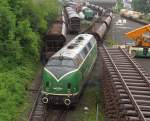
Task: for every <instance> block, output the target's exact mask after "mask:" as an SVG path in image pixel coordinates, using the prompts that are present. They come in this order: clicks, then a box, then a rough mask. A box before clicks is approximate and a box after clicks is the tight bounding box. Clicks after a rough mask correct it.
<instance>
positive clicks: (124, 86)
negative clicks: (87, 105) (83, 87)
mask: <svg viewBox="0 0 150 121" xmlns="http://www.w3.org/2000/svg"><path fill="white" fill-rule="evenodd" d="M101 51H102V52H101V53H102V56H103V61H104V63H105V64H106V65H104V66H105V70H107V71H108V73H109V74H108V73H107V75H106V76H108V75H109V76H115V80H113V78H112V77H111V78H109V77H106V78H107V79H105V81H108V80H112V81H110V82H111V83H112V84H109V83H108V82H107V83H106V82H104V83H106V84H107V85H108V86H109V87H111V86H112V90H113V91H114V94H113V95H119V96H120V97H119V98H118V99H117V100H123V101H128V103H127V102H123V104H126V103H127V104H130V101H131V104H132V106H131V107H134V108H133V109H135V111H134V110H133V109H132V110H131V109H130V113H131V112H132V113H133V112H134V113H133V114H132V113H131V114H132V115H130V116H126V118H127V117H130V118H131V117H132V118H136V120H137V121H138V119H139V121H149V120H150V117H149V116H147V113H148V112H146V111H145V110H144V111H143V108H141V106H144V104H143V102H144V101H145V102H146V101H150V96H147V95H145V93H146V92H141V90H140V89H141V87H139V85H144V86H145V89H147V90H148V91H150V84H149V76H145V74H143V72H141V70H140V69H139V68H138V66H137V64H136V62H135V61H133V60H132V59H131V58H130V56H129V55H128V54H127V53H126V52H125V50H123V49H121V48H118V49H110V50H109V49H107V48H106V47H105V46H103V49H101ZM116 57H118V58H119V57H120V60H119V59H116ZM108 63H109V64H108ZM112 67H113V69H114V71H113V69H112ZM121 67H122V68H121ZM127 67H130V68H131V69H132V71H134V73H133V72H132V73H129V72H128V71H129V69H128V68H127ZM110 68H111V69H110ZM120 68H121V69H120ZM127 72H128V73H127ZM134 74H136V75H137V77H134V76H135V75H134ZM116 75H117V77H116ZM124 75H125V76H124ZM117 78H118V81H116V79H117ZM133 78H137V80H136V81H134V80H132V79H133ZM127 79H128V80H127ZM129 79H130V81H131V82H132V83H131V82H130V83H129V82H128V81H129ZM138 80H139V81H141V83H139V82H138ZM115 81H116V82H115ZM131 85H132V86H131ZM105 88H107V87H105ZM132 88H133V89H132ZM135 88H136V92H137V93H136V94H134V93H135V92H134V93H133V91H134V89H135ZM124 90H125V92H124ZM119 91H123V92H124V93H123V92H119ZM138 91H139V92H138ZM104 93H107V95H108V94H109V93H110V96H111V95H112V92H108V91H107V90H106V89H105V91H104ZM126 93H127V94H126ZM141 93H143V95H142V94H141ZM147 93H148V92H147ZM121 96H122V97H121ZM140 96H141V97H143V99H142V100H141V98H140V100H139V99H137V97H138V98H139V97H140ZM128 97H129V98H128ZM107 98H108V97H106V100H108V99H107ZM113 98H115V97H112V100H114V99H113ZM115 100H116V99H115ZM142 101H143V102H142ZM106 102H107V101H106ZM112 102H113V101H112ZM112 102H111V103H112ZM108 103H109V105H110V104H111V103H110V102H108ZM139 103H140V104H139ZM147 103H148V102H147ZM142 104H143V105H142ZM112 105H113V106H114V107H115V105H116V102H113V104H112ZM115 108H117V106H116V107H115ZM148 109H149V108H148ZM118 110H119V109H117V111H118ZM126 112H128V111H127V110H126ZM118 113H119V111H118ZM148 114H149V113H148ZM114 115H116V114H114ZM114 115H113V116H114ZM122 115H125V114H122ZM136 115H137V116H136ZM114 117H115V116H114ZM137 117H138V118H137Z"/></svg>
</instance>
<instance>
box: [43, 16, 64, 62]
mask: <svg viewBox="0 0 150 121" xmlns="http://www.w3.org/2000/svg"><path fill="white" fill-rule="evenodd" d="M65 42H66V25H65V19H64V16H63V15H62V16H61V17H59V18H58V19H57V20H56V21H55V22H54V24H53V25H52V26H51V27H50V30H49V31H48V32H47V34H46V35H45V37H44V50H43V51H44V57H45V59H46V60H48V58H49V57H50V56H51V55H52V54H53V53H54V52H57V51H58V50H60V49H61V48H62V47H63V46H64V44H65Z"/></svg>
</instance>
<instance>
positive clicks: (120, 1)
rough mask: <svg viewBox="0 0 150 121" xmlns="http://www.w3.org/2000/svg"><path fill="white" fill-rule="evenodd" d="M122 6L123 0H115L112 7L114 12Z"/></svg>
mask: <svg viewBox="0 0 150 121" xmlns="http://www.w3.org/2000/svg"><path fill="white" fill-rule="evenodd" d="M122 8H123V1H122V0H117V1H116V6H115V7H114V8H113V11H114V12H119V11H120V10H121V9H122Z"/></svg>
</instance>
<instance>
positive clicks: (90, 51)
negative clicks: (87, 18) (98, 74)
mask: <svg viewBox="0 0 150 121" xmlns="http://www.w3.org/2000/svg"><path fill="white" fill-rule="evenodd" d="M96 57H97V43H96V39H95V38H94V36H93V35H91V34H80V35H78V36H76V37H75V38H74V39H73V40H72V41H70V42H69V43H68V44H67V45H66V46H64V47H63V48H62V49H61V50H59V51H58V52H57V53H56V54H54V55H53V56H52V57H51V58H50V59H49V61H48V63H47V64H46V66H45V68H44V71H43V77H42V78H43V88H42V102H43V103H45V104H61V105H62V104H63V105H64V104H65V105H67V106H68V105H74V104H76V103H77V102H78V100H79V95H80V94H81V92H82V89H83V86H84V84H85V82H86V77H87V76H88V74H89V73H90V71H91V69H92V67H93V65H94V62H95V60H96Z"/></svg>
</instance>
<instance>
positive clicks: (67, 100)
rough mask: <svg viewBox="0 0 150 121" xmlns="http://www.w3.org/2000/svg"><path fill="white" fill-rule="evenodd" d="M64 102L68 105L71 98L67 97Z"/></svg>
mask: <svg viewBox="0 0 150 121" xmlns="http://www.w3.org/2000/svg"><path fill="white" fill-rule="evenodd" d="M64 103H65V105H66V106H69V105H70V104H71V100H70V99H68V98H67V99H65V100H64Z"/></svg>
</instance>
